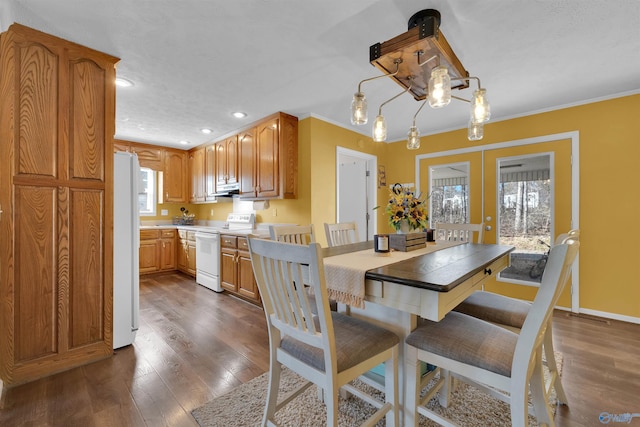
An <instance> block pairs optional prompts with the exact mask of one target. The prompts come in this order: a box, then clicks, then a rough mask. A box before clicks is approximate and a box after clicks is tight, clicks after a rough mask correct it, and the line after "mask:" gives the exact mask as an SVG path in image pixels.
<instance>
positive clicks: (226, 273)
mask: <svg viewBox="0 0 640 427" xmlns="http://www.w3.org/2000/svg"><path fill="white" fill-rule="evenodd" d="M236 253H237V251H236V250H228V249H222V250H221V253H220V285H221V286H222V287H223V288H224V289H226V290H228V291H231V292H237V291H238V287H237V285H236V280H237V277H236Z"/></svg>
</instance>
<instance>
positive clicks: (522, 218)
mask: <svg viewBox="0 0 640 427" xmlns="http://www.w3.org/2000/svg"><path fill="white" fill-rule="evenodd" d="M498 170H499V182H498V207H499V209H498V218H499V220H498V224H499V230H498V241H499V242H500V244H504V245H511V246H515V247H516V250H515V251H514V252H513V253H512V254H511V266H510V267H509V268H507V269H506V270H504V271H503V272H502V273H501V274H500V276H501V277H503V278H509V279H516V280H521V281H525V282H536V283H539V282H540V279H541V278H542V272H543V271H544V266H545V265H546V254H547V252H548V250H549V247H550V245H551V243H552V242H551V224H552V223H553V216H552V214H553V203H552V198H551V196H552V193H553V191H552V190H553V187H552V181H551V155H550V154H548V153H547V154H541V155H529V156H518V157H511V158H504V159H499V160H498Z"/></svg>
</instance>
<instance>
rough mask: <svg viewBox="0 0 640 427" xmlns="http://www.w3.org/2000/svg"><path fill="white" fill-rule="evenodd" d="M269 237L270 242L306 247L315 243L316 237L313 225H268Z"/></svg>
mask: <svg viewBox="0 0 640 427" xmlns="http://www.w3.org/2000/svg"><path fill="white" fill-rule="evenodd" d="M269 236H270V237H271V240H275V241H278V242H286V243H296V244H299V245H308V244H309V243H315V241H316V236H315V232H314V227H313V224H309V225H270V226H269Z"/></svg>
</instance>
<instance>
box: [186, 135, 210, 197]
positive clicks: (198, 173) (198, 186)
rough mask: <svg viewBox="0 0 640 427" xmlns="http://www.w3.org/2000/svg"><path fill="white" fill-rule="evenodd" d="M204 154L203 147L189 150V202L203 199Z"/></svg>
mask: <svg viewBox="0 0 640 427" xmlns="http://www.w3.org/2000/svg"><path fill="white" fill-rule="evenodd" d="M205 155H206V148H205V147H200V148H196V149H194V150H191V151H189V173H190V176H191V188H190V192H189V202H190V203H200V202H204V201H205V182H206V178H205Z"/></svg>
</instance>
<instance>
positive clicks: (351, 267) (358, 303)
mask: <svg viewBox="0 0 640 427" xmlns="http://www.w3.org/2000/svg"><path fill="white" fill-rule="evenodd" d="M461 243H462V242H442V241H439V242H438V243H437V244H433V243H431V244H427V246H426V247H425V248H421V249H416V250H413V251H409V252H400V251H391V252H390V253H389V255H388V256H387V255H382V254H379V253H376V252H374V250H373V249H367V250H364V251H358V252H350V253H347V254H342V255H336V256H332V257H326V258H324V259H323V262H324V274H325V280H326V282H327V292H328V294H329V298H331V299H334V300H336V301H338V302H340V303H343V304H347V305H350V306H353V307H358V308H364V297H365V287H364V282H365V279H364V276H365V273H366V272H367V270H371V269H374V268H379V267H384V266H385V265H389V264H393V263H396V262H399V261H404V260H406V259H409V258H414V257H417V256H420V255H424V254H427V253H430V252H434V251H437V250H439V249H444V248H448V247H451V246H455V245H459V244H461Z"/></svg>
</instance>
